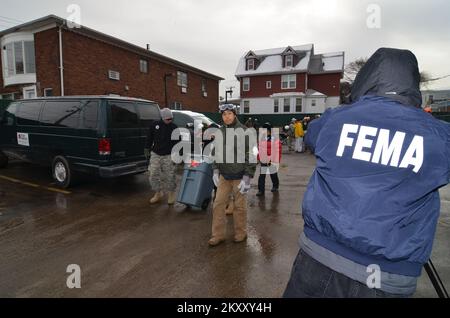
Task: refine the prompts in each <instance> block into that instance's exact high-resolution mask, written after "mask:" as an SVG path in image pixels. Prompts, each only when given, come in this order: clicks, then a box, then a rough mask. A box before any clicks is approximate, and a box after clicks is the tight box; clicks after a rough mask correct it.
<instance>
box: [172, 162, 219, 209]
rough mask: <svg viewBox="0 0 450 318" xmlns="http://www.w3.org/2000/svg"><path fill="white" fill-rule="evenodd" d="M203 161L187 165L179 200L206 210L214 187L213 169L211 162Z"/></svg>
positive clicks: (189, 205)
mask: <svg viewBox="0 0 450 318" xmlns="http://www.w3.org/2000/svg"><path fill="white" fill-rule="evenodd" d="M201 161H202V162H194V163H191V164H186V165H185V167H184V173H183V178H182V180H181V186H180V191H179V193H178V200H177V201H178V202H179V203H182V204H185V205H187V206H188V207H194V208H199V209H203V210H206V209H207V208H208V206H209V203H210V202H211V199H212V191H213V189H214V182H213V170H212V166H211V164H209V163H207V162H205V161H203V160H201Z"/></svg>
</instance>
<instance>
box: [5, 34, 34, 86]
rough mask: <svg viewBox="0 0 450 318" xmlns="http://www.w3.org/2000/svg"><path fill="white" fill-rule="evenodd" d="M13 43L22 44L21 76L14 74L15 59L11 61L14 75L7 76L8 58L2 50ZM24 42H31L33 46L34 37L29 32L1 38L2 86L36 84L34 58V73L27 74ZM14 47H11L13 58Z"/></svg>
mask: <svg viewBox="0 0 450 318" xmlns="http://www.w3.org/2000/svg"><path fill="white" fill-rule="evenodd" d="M15 42H21V43H22V61H23V68H24V73H23V74H16V63H15V58H14V61H13V64H14V72H13V73H14V74H13V75H9V74H8V69H9V68H8V64H9V61H8V57H7V51H6V50H4V49H3V48H4V47H5V46H7V45H9V44H14V43H15ZM24 42H33V45H34V35H33V34H32V33H31V32H16V33H11V34H7V35H5V36H3V37H2V38H1V42H0V47H1V60H2V69H3V72H2V76H3V86H4V87H6V86H11V85H18V84H32V83H33V84H34V83H36V57H35V58H34V72H33V73H28V72H27V65H26V62H27V57H26V55H25V45H24V44H23V43H24ZM14 52H15V51H14V47H13V56H15V53H14Z"/></svg>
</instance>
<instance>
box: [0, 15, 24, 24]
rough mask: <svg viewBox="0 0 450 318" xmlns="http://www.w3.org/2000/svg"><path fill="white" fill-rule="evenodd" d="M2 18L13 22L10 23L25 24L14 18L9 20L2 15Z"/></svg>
mask: <svg viewBox="0 0 450 318" xmlns="http://www.w3.org/2000/svg"><path fill="white" fill-rule="evenodd" d="M0 18H1V19H3V20H9V21H11V22H10V23H25V21H22V20H17V19H14V18H8V17H5V16H2V15H0Z"/></svg>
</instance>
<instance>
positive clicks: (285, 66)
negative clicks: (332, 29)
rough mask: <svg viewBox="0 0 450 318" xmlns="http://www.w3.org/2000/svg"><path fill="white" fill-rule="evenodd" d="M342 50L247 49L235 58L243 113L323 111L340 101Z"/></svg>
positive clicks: (342, 66)
mask: <svg viewBox="0 0 450 318" xmlns="http://www.w3.org/2000/svg"><path fill="white" fill-rule="evenodd" d="M343 73H344V52H336V53H326V54H314V45H313V44H307V45H302V46H293V47H291V46H288V47H285V48H277V49H269V50H261V51H250V52H248V53H247V54H245V55H244V56H243V57H242V58H241V59H240V61H239V65H238V67H237V70H236V74H235V75H236V78H237V79H238V80H239V81H240V91H241V99H242V101H241V113H243V114H287V113H291V114H311V113H323V112H325V110H326V109H327V108H330V107H335V106H338V105H339V102H340V97H339V96H340V80H341V79H342V77H343Z"/></svg>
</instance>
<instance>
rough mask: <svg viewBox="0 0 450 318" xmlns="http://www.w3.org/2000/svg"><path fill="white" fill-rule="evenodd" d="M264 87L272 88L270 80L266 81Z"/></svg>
mask: <svg viewBox="0 0 450 318" xmlns="http://www.w3.org/2000/svg"><path fill="white" fill-rule="evenodd" d="M266 89H272V81H266Z"/></svg>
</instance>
